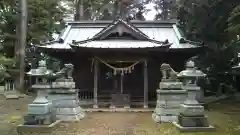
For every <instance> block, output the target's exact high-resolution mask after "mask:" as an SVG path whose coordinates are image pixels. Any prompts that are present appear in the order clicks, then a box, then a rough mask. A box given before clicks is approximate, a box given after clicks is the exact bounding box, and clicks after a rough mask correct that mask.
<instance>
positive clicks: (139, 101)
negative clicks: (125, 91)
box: [78, 90, 156, 111]
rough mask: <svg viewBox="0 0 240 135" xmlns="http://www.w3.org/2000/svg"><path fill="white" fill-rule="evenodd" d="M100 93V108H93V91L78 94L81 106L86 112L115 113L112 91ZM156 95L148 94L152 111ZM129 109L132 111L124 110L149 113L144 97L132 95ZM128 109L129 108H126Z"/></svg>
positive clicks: (98, 103)
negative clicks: (101, 110)
mask: <svg viewBox="0 0 240 135" xmlns="http://www.w3.org/2000/svg"><path fill="white" fill-rule="evenodd" d="M99 91H100V92H98V93H97V94H98V97H97V101H98V102H97V106H98V108H93V106H94V92H93V91H88V90H80V91H79V93H78V97H79V103H80V105H81V107H83V108H84V109H86V110H90V111H91V110H93V111H98V110H99V109H103V110H105V111H114V108H113V109H110V108H111V105H112V97H111V93H112V92H111V91H110V90H109V91H103V90H99ZM155 96H156V94H155V92H148V99H149V100H148V108H149V110H150V111H152V109H150V108H155V106H156V97H155ZM129 107H130V109H128V110H124V111H134V110H132V109H133V108H134V109H135V110H136V111H138V110H139V109H140V110H139V111H141V110H142V111H149V110H148V109H147V108H146V109H144V96H143V95H142V96H138V95H134V94H130V100H129ZM115 108H117V109H118V110H119V109H120V111H121V109H123V108H124V106H123V105H122V106H121V105H120V107H119V106H116V107H115ZM125 109H127V108H125Z"/></svg>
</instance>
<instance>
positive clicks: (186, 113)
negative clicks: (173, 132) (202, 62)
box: [173, 86, 215, 132]
mask: <svg viewBox="0 0 240 135" xmlns="http://www.w3.org/2000/svg"><path fill="white" fill-rule="evenodd" d="M185 88H186V89H187V90H188V98H187V100H186V101H184V103H183V104H181V105H180V114H179V116H178V122H174V123H173V124H174V125H175V126H176V127H177V128H178V129H179V130H180V131H182V132H187V131H191V132H193V131H215V128H214V127H212V126H210V125H209V123H208V120H207V118H206V117H205V116H204V107H203V106H201V105H200V104H199V102H198V101H197V100H196V95H197V91H199V90H200V87H198V86H192V87H185Z"/></svg>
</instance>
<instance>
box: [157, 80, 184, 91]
mask: <svg viewBox="0 0 240 135" xmlns="http://www.w3.org/2000/svg"><path fill="white" fill-rule="evenodd" d="M182 87H183V85H182V82H160V83H159V88H160V89H164V90H168V89H173V90H179V89H182Z"/></svg>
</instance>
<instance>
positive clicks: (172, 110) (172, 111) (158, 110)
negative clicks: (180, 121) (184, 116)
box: [155, 108, 179, 115]
mask: <svg viewBox="0 0 240 135" xmlns="http://www.w3.org/2000/svg"><path fill="white" fill-rule="evenodd" d="M155 112H156V114H158V115H179V108H156V109H155Z"/></svg>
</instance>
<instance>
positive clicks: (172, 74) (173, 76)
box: [160, 63, 178, 81]
mask: <svg viewBox="0 0 240 135" xmlns="http://www.w3.org/2000/svg"><path fill="white" fill-rule="evenodd" d="M160 70H161V72H162V81H176V80H177V74H178V72H176V71H174V70H173V69H172V68H171V66H170V65H169V64H167V63H163V64H162V65H161V67H160Z"/></svg>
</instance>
